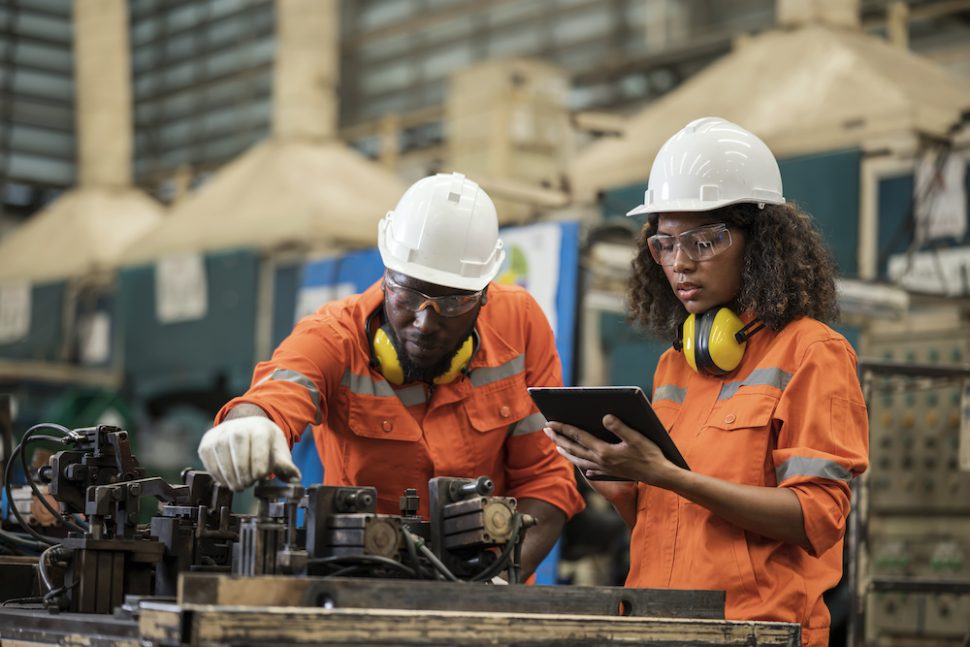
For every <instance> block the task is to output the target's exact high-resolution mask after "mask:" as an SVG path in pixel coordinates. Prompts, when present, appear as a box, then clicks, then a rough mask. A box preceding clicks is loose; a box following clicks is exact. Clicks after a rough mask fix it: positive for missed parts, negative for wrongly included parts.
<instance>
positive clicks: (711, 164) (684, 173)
mask: <svg viewBox="0 0 970 647" xmlns="http://www.w3.org/2000/svg"><path fill="white" fill-rule="evenodd" d="M743 202H747V203H755V204H757V205H759V207H762V208H763V207H764V205H766V204H784V203H785V197H784V196H783V195H782V187H781V171H779V169H778V161H777V160H775V156H774V155H773V154H772V153H771V151H770V150H769V149H768V146H766V145H765V143H764V142H763V141H761V140H760V139H759V138H758V137H757V136H756V135H754V134H753V133H751V132H749V131H747V130H745V129H744V128H742V127H741V126H739V125H737V124H735V123H732V122H730V121H728V120H726V119H721V118H720V117H703V118H701V119H695V120H694V121H692V122H690V123H689V124H687V125H686V126H684V128H682V129H681V130H680V131H679V132H677V133H676V134H675V135H674V136H673V137H671V138H670V139H668V140H667V142H666V143H665V144H664V145H663V146H662V147H661V148H660V152H658V153H657V157H656V158H655V159H654V161H653V166H652V167H651V169H650V180H649V181H648V183H647V190H646V192H645V193H644V195H643V204H641V205H640V206H638V207H636V208H634V209H632V210H630V211H629V212H628V213H627V215H628V216H633V215H636V214H641V213H660V212H667V213H670V212H675V211H710V210H711V209H717V208H719V207H724V206H726V205H729V204H738V203H743Z"/></svg>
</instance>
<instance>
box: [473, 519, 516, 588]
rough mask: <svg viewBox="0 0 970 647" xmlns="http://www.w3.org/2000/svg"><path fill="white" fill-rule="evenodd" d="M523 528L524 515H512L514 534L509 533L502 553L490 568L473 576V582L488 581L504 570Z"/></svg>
mask: <svg viewBox="0 0 970 647" xmlns="http://www.w3.org/2000/svg"><path fill="white" fill-rule="evenodd" d="M521 529H522V517H521V516H514V517H512V534H511V535H509V540H508V542H507V543H506V544H505V548H503V549H502V553H501V555H499V558H498V559H497V560H495V561H494V562H493V563H492V564H491V565H490V566H488V568H486V569H485V570H484V571H482V572H481V573H478V574H477V575H474V576H472V578H471V580H472V581H473V582H481V581H488V580H490V579H492V578H493V577H495V576H496V575H498V574H499V573H501V572H502V569H503V568H505V565H506V564H508V562H509V558H510V557H511V556H512V552H513V550H514V549H515V547H516V545H517V544H518V543H519V531H520V530H521Z"/></svg>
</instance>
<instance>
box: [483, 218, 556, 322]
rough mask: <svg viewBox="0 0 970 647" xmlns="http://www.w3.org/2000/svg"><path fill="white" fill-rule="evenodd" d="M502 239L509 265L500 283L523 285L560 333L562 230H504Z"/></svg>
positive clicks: (542, 226)
mask: <svg viewBox="0 0 970 647" xmlns="http://www.w3.org/2000/svg"><path fill="white" fill-rule="evenodd" d="M500 236H501V238H502V242H503V243H504V244H505V262H504V263H503V264H502V269H501V270H500V271H499V273H498V276H496V277H495V280H496V282H498V283H504V284H513V285H521V286H522V287H524V288H525V289H526V290H528V291H529V292H530V293H531V294H532V296H533V297H535V300H536V301H538V302H539V306H540V307H542V311H543V312H544V313H545V314H546V318H547V319H548V320H549V325H550V326H552V329H553V330H554V331H556V330H557V329H556V320H557V317H556V295H557V290H558V288H559V254H560V251H561V249H560V248H561V246H562V230H561V229H560V228H559V225H557V224H555V223H541V224H538V225H530V226H527V227H515V228H514V229H503V230H502V232H501V233H500Z"/></svg>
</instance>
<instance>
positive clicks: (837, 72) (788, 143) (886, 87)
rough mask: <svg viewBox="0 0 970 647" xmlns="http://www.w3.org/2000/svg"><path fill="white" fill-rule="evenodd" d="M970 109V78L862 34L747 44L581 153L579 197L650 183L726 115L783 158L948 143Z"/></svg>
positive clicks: (805, 35) (760, 39) (810, 33)
mask: <svg viewBox="0 0 970 647" xmlns="http://www.w3.org/2000/svg"><path fill="white" fill-rule="evenodd" d="M967 110H970V80H967V79H965V78H963V77H961V76H958V75H956V74H953V73H951V72H949V71H948V70H946V69H945V68H943V67H941V66H939V65H938V64H936V63H934V62H933V61H930V60H928V59H925V58H921V57H919V56H917V55H915V54H913V53H912V52H909V51H907V50H904V49H901V48H899V47H895V46H893V45H891V44H889V43H888V42H886V41H884V40H881V39H879V38H875V37H872V36H868V35H866V34H864V33H861V32H859V31H857V30H853V29H844V28H831V27H825V26H821V25H814V26H808V27H803V28H800V29H796V30H793V31H787V30H782V29H778V30H774V31H770V32H766V33H765V34H763V35H760V36H756V37H752V38H751V39H749V40H747V41H746V42H742V43H741V44H739V46H737V47H736V48H735V50H734V51H732V52H731V53H730V54H728V55H726V56H724V57H723V58H721V59H720V60H718V61H717V62H715V63H713V64H712V65H710V66H709V67H707V68H706V69H704V70H703V71H701V72H699V73H698V74H696V75H695V76H693V77H692V78H690V79H689V80H688V81H686V82H685V83H684V84H683V85H681V86H680V87H678V88H677V89H675V90H673V91H672V92H670V93H669V94H667V95H664V96H663V97H662V98H660V99H658V100H657V101H656V102H654V103H651V104H650V105H649V106H648V107H647V108H645V109H644V110H643V111H642V112H640V113H639V114H637V115H636V116H634V117H632V118H631V119H630V120H629V122H628V123H627V127H626V129H625V131H624V133H623V134H622V136H620V137H619V138H618V139H609V140H607V139H603V140H600V141H598V142H595V143H593V144H592V145H590V146H589V147H587V148H586V149H585V150H584V151H582V152H581V153H580V154H579V155H578V156H577V158H576V159H575V161H574V162H573V164H572V165H571V167H570V176H571V181H572V187H573V191H574V193H573V195H574V197H575V198H576V199H578V200H580V201H584V202H589V201H592V200H593V199H594V197H595V195H596V193H597V192H598V191H601V190H604V189H608V188H615V187H620V186H626V185H630V184H634V183H645V182H646V179H647V176H648V175H649V173H650V165H651V164H652V161H653V158H654V156H655V155H656V153H657V151H658V150H659V148H660V146H661V145H662V144H663V142H664V141H666V139H667V138H668V137H669V136H670V135H671V134H672V133H674V132H676V131H677V130H679V129H680V128H681V127H683V126H684V125H685V124H687V123H688V122H689V121H690V120H692V119H695V118H698V117H704V116H709V115H717V116H720V117H724V118H726V119H728V120H731V121H734V122H736V123H739V124H740V125H742V126H744V127H746V128H748V129H750V130H751V131H753V132H755V133H756V134H757V135H759V136H760V137H761V138H763V139H764V140H765V142H766V143H767V144H768V146H769V147H771V149H772V150H773V151H774V152H775V153H776V155H778V156H779V157H791V156H794V155H800V154H808V153H813V152H820V151H826V150H837V149H842V148H851V147H859V146H862V147H867V146H872V145H874V144H876V143H878V142H879V141H880V140H881V139H883V138H885V137H891V136H898V135H899V134H901V133H909V134H914V133H919V134H925V135H928V136H931V137H944V136H946V135H947V133H948V132H949V130H950V129H951V128H952V127H953V126H954V125H956V124H959V123H960V120H961V115H962V114H963V113H965V112H966V111H967Z"/></svg>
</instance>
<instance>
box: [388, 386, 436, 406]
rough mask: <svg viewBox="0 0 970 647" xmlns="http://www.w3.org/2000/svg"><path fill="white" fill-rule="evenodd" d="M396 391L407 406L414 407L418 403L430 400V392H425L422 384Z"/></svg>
mask: <svg viewBox="0 0 970 647" xmlns="http://www.w3.org/2000/svg"><path fill="white" fill-rule="evenodd" d="M395 393H396V394H397V397H398V398H400V400H401V403H402V404H403V405H404V406H406V407H413V406H414V405H416V404H424V403H425V402H427V401H428V394H427V393H426V392H425V390H424V386H422V385H420V384H416V385H414V386H409V387H407V388H404V389H398V390H397V391H395Z"/></svg>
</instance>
